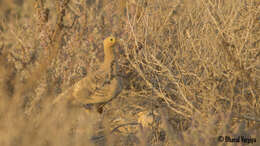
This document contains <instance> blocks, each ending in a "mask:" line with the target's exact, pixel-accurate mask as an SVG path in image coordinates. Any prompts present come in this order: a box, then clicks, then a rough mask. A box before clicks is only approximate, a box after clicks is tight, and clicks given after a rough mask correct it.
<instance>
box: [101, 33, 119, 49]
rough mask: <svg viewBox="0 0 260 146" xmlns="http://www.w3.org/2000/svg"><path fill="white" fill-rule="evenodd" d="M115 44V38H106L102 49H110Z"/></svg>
mask: <svg viewBox="0 0 260 146" xmlns="http://www.w3.org/2000/svg"><path fill="white" fill-rule="evenodd" d="M115 43H116V38H115V37H113V36H110V37H107V38H106V39H105V40H104V47H105V48H111V47H113V46H114V45H115Z"/></svg>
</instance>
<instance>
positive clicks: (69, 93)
mask: <svg viewBox="0 0 260 146" xmlns="http://www.w3.org/2000/svg"><path fill="white" fill-rule="evenodd" d="M70 97H72V88H69V89H67V90H65V91H64V92H62V93H61V94H59V95H58V96H57V97H56V98H55V99H54V101H53V102H52V104H53V105H54V104H57V103H58V102H60V101H61V100H63V99H65V98H70Z"/></svg>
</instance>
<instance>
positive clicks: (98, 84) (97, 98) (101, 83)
mask: <svg viewBox="0 0 260 146" xmlns="http://www.w3.org/2000/svg"><path fill="white" fill-rule="evenodd" d="M115 44H116V38H115V37H113V36H110V37H107V38H106V39H105V40H104V62H103V63H102V64H101V65H100V67H99V69H98V70H97V71H95V72H89V73H88V75H87V76H86V77H84V78H83V79H81V80H80V81H79V82H77V83H76V84H75V85H73V86H72V87H71V88H70V89H68V90H66V91H65V92H64V93H62V94H61V95H60V96H59V97H57V98H56V99H55V101H54V103H57V102H58V101H59V100H60V99H61V98H63V97H64V96H69V97H73V98H74V99H76V100H77V101H79V102H80V103H82V104H99V103H106V102H108V101H109V100H111V99H112V98H114V97H116V96H117V95H118V94H119V93H120V92H121V90H122V79H121V77H120V76H118V73H117V72H118V64H117V60H116V56H115V50H114V45H115Z"/></svg>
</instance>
